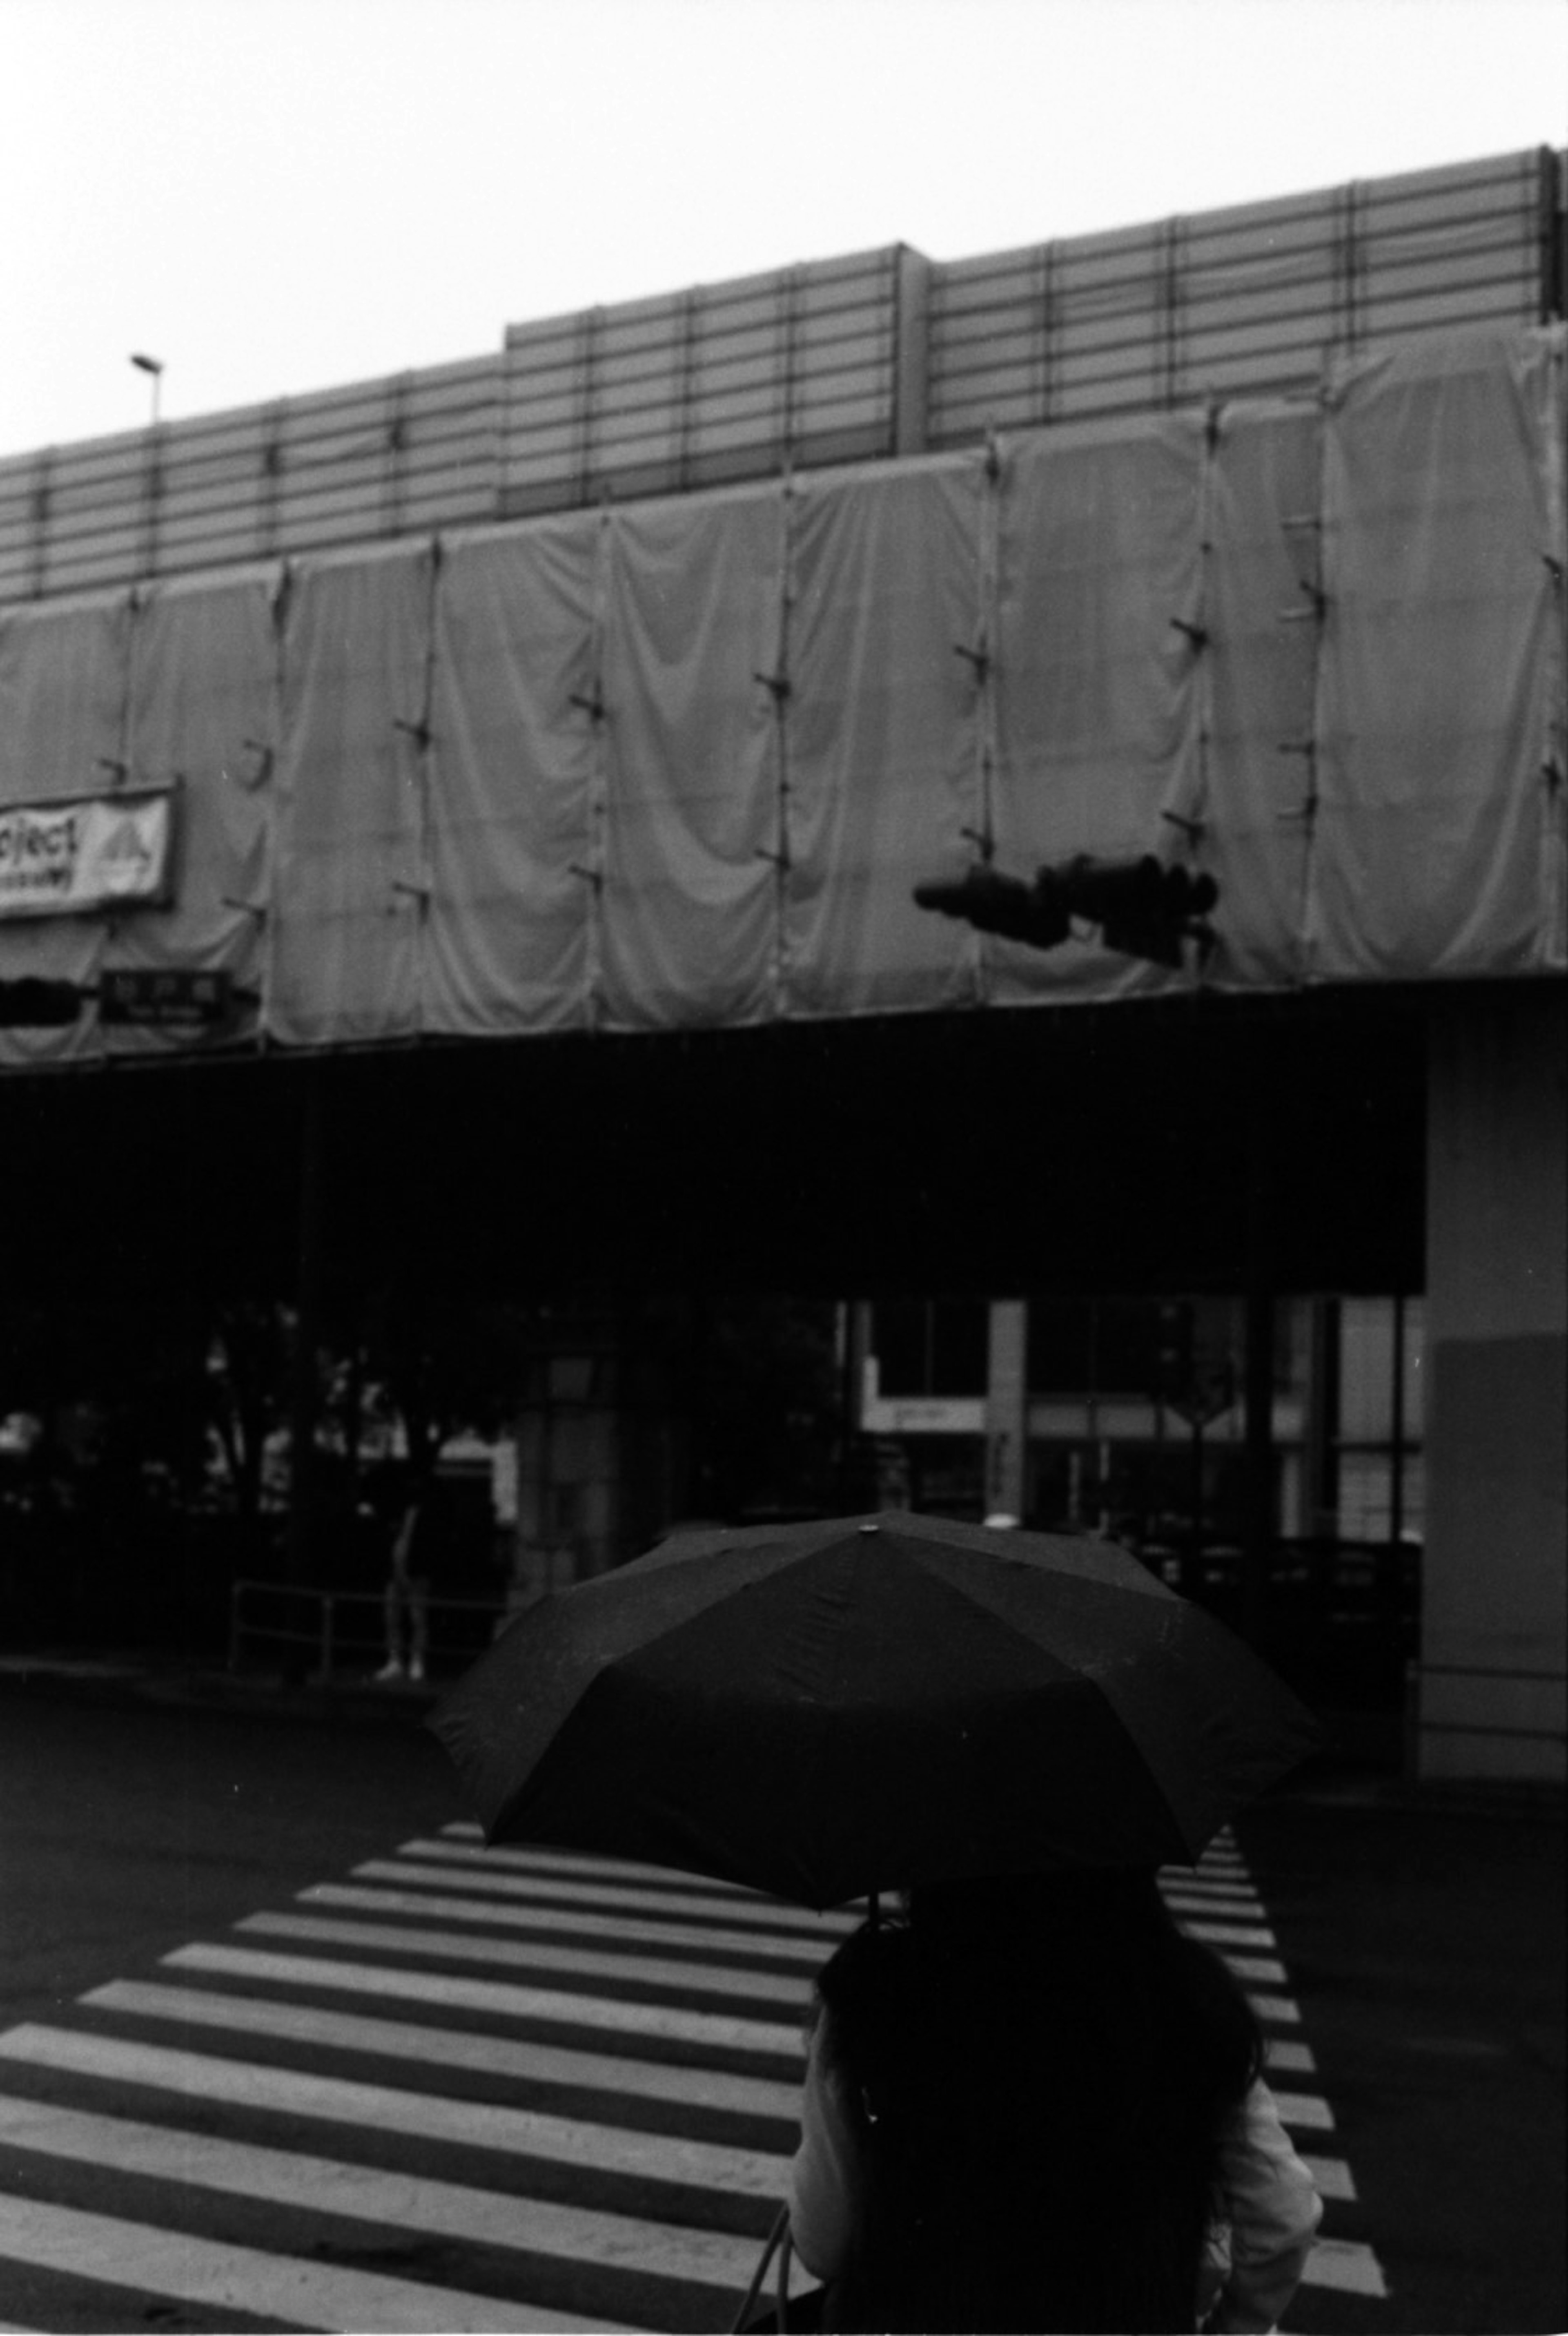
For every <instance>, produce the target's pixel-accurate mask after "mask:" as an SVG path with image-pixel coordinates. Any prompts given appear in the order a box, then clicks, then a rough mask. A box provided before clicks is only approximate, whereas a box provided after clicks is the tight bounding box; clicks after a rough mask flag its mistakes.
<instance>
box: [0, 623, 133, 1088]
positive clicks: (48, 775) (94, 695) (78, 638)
mask: <svg viewBox="0 0 1568 2336" xmlns="http://www.w3.org/2000/svg"><path fill="white" fill-rule="evenodd" d="M130 647H131V595H130V594H129V593H128V592H116V593H113V594H105V595H102V596H99V597H94V598H92V599H80V600H76V599H72V600H60V601H47V602H44V603H42V604H40V605H37V606H34V607H24V608H5V609H0V804H6V803H46V802H54V801H57V800H58V799H60V798H61V797H63V796H65V797H69V796H73V795H75V796H82V795H95V794H102V793H106V792H107V791H108V790H109V789H110V788H111V786H112V785H113V784H115V783H116V780H117V779H119V778H123V777H125V776H128V775H129V767H128V764H127V759H126V735H125V732H126V706H127V686H128V677H129V659H130ZM107 930H108V924H107V920H105V919H104V918H103V917H102V916H62V917H47V918H42V917H41V918H29V919H28V920H25V921H18V922H15V923H13V922H10V921H8V920H7V921H4V922H0V980H3V981H21V980H26V979H29V978H34V979H40V980H44V981H60V982H76V983H79V984H82V985H83V986H84V987H86V988H92V987H93V986H94V985H95V984H96V982H97V979H98V970H99V967H100V965H101V964H102V959H103V947H104V939H105V935H106V932H107ZM97 1051H98V1037H97V1021H96V1016H95V1015H94V1013H93V1011H92V1005H91V1002H89V1003H88V1004H87V1006H86V1007H85V1009H84V1011H83V1012H82V1015H81V1017H79V1018H78V1020H76V1021H75V1022H73V1023H70V1024H67V1025H65V1026H64V1027H62V1028H58V1029H18V1028H5V1027H0V1063H4V1064H7V1065H13V1064H14V1065H18V1066H24V1065H34V1064H41V1063H67V1062H76V1061H82V1060H84V1059H87V1058H89V1057H90V1056H92V1055H94V1054H96V1053H97Z"/></svg>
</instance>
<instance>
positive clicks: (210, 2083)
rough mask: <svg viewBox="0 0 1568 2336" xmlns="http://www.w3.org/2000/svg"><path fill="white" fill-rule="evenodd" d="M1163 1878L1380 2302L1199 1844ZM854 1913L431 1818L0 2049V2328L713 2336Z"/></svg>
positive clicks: (771, 2193) (1315, 2270)
mask: <svg viewBox="0 0 1568 2336" xmlns="http://www.w3.org/2000/svg"><path fill="white" fill-rule="evenodd" d="M1162 1879H1163V1885H1164V1887H1165V1889H1166V1895H1167V1898H1168V1900H1169V1903H1170V1904H1171V1906H1172V1908H1173V1911H1175V1912H1176V1913H1177V1915H1178V1916H1179V1918H1180V1919H1181V1920H1182V1921H1183V1922H1186V1923H1187V1924H1189V1925H1190V1927H1191V1928H1192V1930H1193V1931H1194V1932H1195V1934H1196V1935H1198V1936H1200V1937H1204V1938H1206V1939H1207V1940H1209V1941H1210V1942H1211V1943H1213V1944H1214V1945H1215V1947H1216V1948H1217V1949H1218V1951H1219V1952H1221V1953H1223V1954H1224V1955H1225V1957H1226V1958H1227V1960H1228V1961H1230V1962H1231V1963H1232V1965H1233V1967H1234V1969H1235V1970H1236V1971H1237V1973H1238V1975H1239V1976H1240V1977H1241V1978H1242V1980H1243V1981H1244V1983H1245V1984H1246V1986H1247V1988H1248V1990H1249V1992H1250V1993H1252V1994H1253V2000H1254V2002H1255V2003H1256V2005H1257V2008H1258V2010H1259V2011H1260V2014H1261V2016H1262V2018H1263V2020H1264V2023H1265V2026H1266V2029H1267V2033H1268V2038H1269V2058H1270V2074H1271V2081H1272V2082H1273V2086H1274V2090H1275V2095H1276V2098H1278V2100H1279V2102H1280V2105H1281V2109H1282V2115H1283V2117H1284V2118H1285V2121H1286V2123H1287V2125H1289V2126H1290V2127H1292V2134H1293V2137H1294V2138H1295V2140H1296V2143H1297V2146H1298V2147H1299V2148H1301V2149H1302V2155H1303V2156H1307V2158H1308V2160H1309V2163H1310V2164H1311V2165H1312V2169H1313V2172H1314V2174H1315V2175H1316V2178H1317V2180H1318V2184H1319V2186H1320V2188H1321V2191H1322V2192H1323V2195H1324V2197H1325V2199H1326V2200H1327V2201H1328V2202H1329V2211H1328V2214H1327V2215H1326V2217H1325V2234H1324V2235H1323V2236H1322V2237H1321V2239H1320V2242H1319V2244H1318V2247H1317V2250H1316V2252H1315V2253H1314V2257H1313V2261H1312V2266H1311V2269H1310V2272H1309V2282H1311V2283H1312V2286H1315V2287H1316V2288H1317V2289H1320V2290H1340V2291H1342V2292H1349V2293H1350V2294H1352V2295H1355V2296H1358V2297H1363V2298H1370V2297H1375V2296H1378V2295H1379V2294H1381V2293H1382V2292H1384V2286H1383V2281H1382V2275H1381V2272H1380V2269H1379V2266H1378V2263H1377V2261H1376V2258H1375V2256H1374V2255H1373V2253H1372V2252H1371V2250H1370V2248H1369V2247H1368V2246H1366V2245H1365V2244H1364V2243H1361V2242H1359V2241H1356V2240H1353V2239H1350V2238H1344V2237H1340V2236H1337V2235H1335V2233H1334V2229H1333V2222H1334V2215H1335V2206H1336V2202H1342V2201H1353V2199H1354V2184H1353V2181H1352V2178H1351V2175H1350V2168H1349V2166H1348V2165H1347V2164H1346V2163H1345V2162H1344V2160H1343V2159H1341V2158H1340V2157H1338V2156H1333V2155H1331V2154H1324V2153H1326V2152H1328V2151H1330V2150H1331V2145H1332V2136H1333V2131H1334V2119H1333V2116H1332V2112H1331V2108H1330V2107H1329V2104H1328V2103H1327V2101H1326V2100H1325V2099H1323V2098H1322V2097H1321V2094H1319V2093H1318V2092H1317V2091H1316V2090H1315V2089H1313V2088H1312V2078H1313V2076H1314V2073H1315V2072H1314V2069H1313V2064H1312V2054H1311V2050H1310V2048H1309V2047H1308V2045H1307V2043H1306V2042H1305V2041H1304V2039H1303V2038H1302V2035H1301V2033H1300V2029H1301V2017H1300V2010H1299V2007H1298V2006H1297V2005H1296V2003H1295V2001H1294V1999H1293V1998H1292V1996H1290V1995H1289V1993H1288V1992H1286V1988H1287V1981H1286V1977H1285V1972H1284V1969H1283V1966H1282V1963H1281V1962H1280V1961H1279V1960H1278V1956H1277V1952H1275V1942H1274V1938H1273V1932H1271V1931H1270V1930H1269V1928H1268V1925H1267V1922H1266V1919H1265V1918H1264V1915H1263V1908H1262V1906H1261V1904H1260V1903H1259V1901H1258V1899H1257V1897H1256V1894H1255V1892H1254V1891H1253V1887H1252V1883H1251V1881H1250V1879H1249V1877H1248V1875H1247V1872H1246V1868H1245V1865H1244V1861H1243V1859H1242V1857H1241V1854H1240V1852H1239V1850H1238V1849H1237V1848H1236V1845H1235V1844H1234V1839H1233V1838H1231V1837H1230V1836H1229V1835H1224V1836H1222V1837H1221V1839H1220V1840H1219V1841H1217V1842H1216V1843H1215V1845H1214V1847H1213V1848H1212V1849H1211V1850H1210V1851H1209V1853H1208V1854H1206V1855H1205V1859H1204V1860H1203V1862H1202V1864H1200V1866H1199V1867H1198V1868H1197V1869H1196V1870H1195V1872H1193V1873H1188V1872H1187V1871H1186V1870H1185V1869H1182V1870H1179V1871H1178V1870H1176V1869H1172V1870H1170V1871H1169V1872H1167V1874H1166V1875H1165V1876H1164V1877H1162ZM853 1919H854V1918H853V1916H852V1915H850V1914H847V1913H838V1914H830V1915H826V1916H817V1915H813V1914H810V1913H804V1912H801V1911H799V1910H798V1909H794V1908H790V1907H787V1906H782V1905H779V1904H776V1903H772V1902H770V1901H767V1900H763V1899H759V1898H757V1897H755V1896H754V1895H752V1894H750V1893H746V1892H743V1891H740V1890H739V1889H734V1888H731V1887H729V1886H727V1885H724V1884H721V1883H712V1882H708V1881H703V1880H701V1879H699V1878H698V1877H695V1876H685V1875H678V1874H669V1873H666V1872H664V1871H663V1870H661V1869H655V1868H653V1867H650V1866H639V1865H635V1864H628V1863H625V1862H624V1861H619V1860H613V1859H608V1858H588V1857H581V1856H576V1855H573V1854H567V1853H565V1852H554V1851H547V1850H543V1849H540V1850H532V1849H507V1850H488V1851H487V1850H484V1849H482V1847H481V1846H480V1844H479V1839H478V1836H477V1833H476V1831H475V1829H474V1828H472V1827H469V1826H464V1825H449V1826H447V1827H446V1828H445V1829H444V1830H443V1831H442V1832H441V1833H440V1835H436V1836H434V1837H431V1838H421V1839H416V1840H412V1841H409V1842H405V1843H404V1844H402V1847H401V1848H399V1849H398V1850H397V1851H396V1852H395V1853H394V1854H391V1855H387V1856H381V1857H375V1858H371V1859H367V1860H366V1861H365V1862H364V1863H363V1864H360V1865H358V1866H356V1867H355V1868H354V1869H353V1872H352V1873H351V1874H348V1875H347V1876H346V1877H344V1879H342V1880H334V1881H331V1882H324V1883H317V1884H315V1885H314V1886H313V1887H312V1888H310V1889H308V1890H306V1891H305V1892H303V1893H301V1894H300V1895H299V1897H298V1898H296V1899H295V1901H294V1902H293V1903H292V1904H290V1905H288V1906H286V1907H280V1908H275V1909H263V1910H259V1911H257V1912H256V1913H252V1914H249V1915H247V1916H246V1917H245V1918H244V1919H243V1920H242V1921H240V1922H237V1924H236V1925H235V1926H234V1928H233V1929H232V1930H231V1931H230V1932H228V1933H227V1935H226V1936H225V1937H223V1938H221V1939H216V1940H193V1941H191V1942H189V1943H188V1944H185V1945H182V1946H180V1947H178V1948H176V1949H175V1950H173V1951H172V1952H170V1953H169V1954H167V1955H165V1956H164V1957H163V1959H162V1960H161V1961H160V1964H159V1965H158V1966H157V1968H156V1971H154V1972H153V1973H151V1974H150V1975H142V1976H137V1977H125V1978H117V1979H114V1980H111V1981H108V1982H107V1983H105V1984H104V1985H102V1986H100V1987H95V1988H93V1989H92V1990H89V1991H88V1992H87V1993H86V1994H85V1995H83V1996H82V1997H81V1998H79V1999H78V2000H76V2001H75V2002H74V2003H73V2004H72V2005H71V2006H70V2007H68V2008H67V2009H66V2010H64V2011H63V2013H62V2014H61V2015H60V2016H58V2017H57V2018H55V2019H53V2020H31V2021H27V2022H24V2023H23V2024H21V2025H19V2026H16V2027H14V2028H12V2029H8V2030H5V2031H4V2032H0V2330H4V2329H6V2328H25V2329H34V2330H40V2331H42V2330H45V2329H62V2330H63V2329H77V2328H91V2329H96V2330H100V2331H105V2330H111V2329H118V2328H138V2329H145V2328H148V2327H150V2326H156V2327H159V2328H162V2329H175V2330H179V2329H199V2330H215V2329H235V2330H250V2329H266V2328H277V2327H288V2328H294V2329H298V2328H311V2329H337V2330H376V2331H401V2330H421V2331H447V2330H450V2331H466V2330H474V2331H480V2330H483V2331H509V2330H530V2331H531V2330H547V2329H554V2330H560V2331H573V2330H579V2329H584V2330H586V2329H594V2330H603V2331H615V2330H619V2329H640V2330H649V2331H656V2330H665V2329H670V2330H674V2329H684V2330H692V2331H698V2330H703V2329H712V2330H721V2329H725V2328H728V2327H729V2326H730V2324H731V2320H732V2318H733V2316H734V2313H735V2311H736V2308H737V2305H738V2302H739V2300H740V2296H741V2295H742V2293H743V2292H744V2291H745V2288H746V2285H747V2283H748V2281H749V2279H750V2274H751V2271H752V2269H753V2267H754V2264H755V2262H756V2259H757V2255H758V2253H759V2250H760V2244H761V2242H762V2240H763V2238H764V2236H765V2234H767V2232H768V2230H769V2226H770V2224H771V2223H772V2221H773V2217H774V2214H775V2213H776V2211H777V2205H778V2202H779V2199H780V2198H781V2197H782V2195H783V2194H784V2189H785V2186H786V2183H787V2180H788V2170H789V2157H790V2156H791V2154H792V2152H793V2150H794V2147H795V2144H796V2138H797V2117H798V2108H799V2080H800V2074H801V2065H802V2049H801V2031H802V2021H803V2015H804V2013H805V2010H806V2008H807V2003H808V1995H809V1988H810V1981H811V1975H812V1973H813V1971H815V1969H816V1968H817V1966H818V1964H819V1963H820V1961H822V1959H823V1958H824V1956H825V1955H826V1954H827V1953H828V1952H829V1950H830V1949H831V1947H832V1945H833V1943H834V1942H835V1941H836V1939H837V1937H839V1936H840V1935H842V1933H843V1932H845V1931H846V1930H847V1929H848V1928H850V1927H851V1926H852V1922H853ZM1325 2136H1326V2137H1327V2139H1325V2138H1324V2137H1325ZM1307 2292H1308V2291H1306V2290H1303V2298H1304V2297H1305V2296H1306V2294H1307ZM1298 2316H1300V2315H1298Z"/></svg>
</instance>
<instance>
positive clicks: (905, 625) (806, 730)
mask: <svg viewBox="0 0 1568 2336" xmlns="http://www.w3.org/2000/svg"><path fill="white" fill-rule="evenodd" d="M982 487H983V472H982V466H981V464H980V462H978V461H976V460H974V459H973V458H959V459H955V460H949V461H944V462H927V463H924V464H921V465H920V466H918V467H916V468H902V469H899V470H897V471H894V472H887V471H882V470H869V469H868V470H866V471H862V472H858V473H856V474H854V475H852V476H849V477H846V478H842V479H839V480H837V481H836V482H831V483H828V484H823V485H817V484H811V485H808V486H807V487H804V488H803V489H802V490H801V491H800V492H799V494H798V495H797V496H796V497H795V498H794V499H793V523H792V526H791V530H790V548H791V574H790V623H789V686H790V695H789V701H788V712H789V719H788V725H787V741H786V745H787V770H786V785H787V799H786V833H787V839H788V841H787V854H786V856H787V863H788V864H787V869H786V871H785V873H786V881H785V885H784V888H783V889H784V944H783V945H784V959H785V964H784V984H785V998H786V1002H787V1005H788V1007H789V1010H791V1011H794V1012H797V1013H800V1014H810V1015H822V1014H869V1013H885V1012H891V1011H899V1010H903V1009H906V1008H908V1007H942V1006H947V1005H952V1004H955V1003H957V1002H959V1001H960V1000H961V999H963V998H966V997H972V996H973V986H974V976H973V962H974V959H973V948H972V946H971V943H970V940H969V937H968V934H967V930H966V929H964V928H963V927H960V926H957V925H954V924H953V923H951V922H950V921H949V920H947V919H945V918H942V917H936V916H933V915H931V914H930V913H929V912H928V911H926V910H922V909H918V908H916V907H915V902H914V899H913V893H914V888H915V884H916V883H917V882H919V881H921V879H922V878H923V877H925V876H928V875H932V874H941V873H942V872H944V871H948V870H951V869H953V868H954V867H957V866H961V865H962V863H963V861H964V860H965V859H967V858H969V857H972V856H973V845H972V844H966V843H965V842H964V839H963V830H964V828H965V827H968V828H969V829H971V830H973V831H974V832H976V833H978V832H980V828H981V822H982V817H983V813H984V805H983V802H982V780H981V754H980V727H979V724H980V710H979V707H978V705H977V693H976V690H975V686H974V679H973V667H972V666H971V664H970V662H969V661H968V660H967V659H965V658H964V657H963V656H961V655H960V654H958V652H959V651H960V650H961V649H963V648H973V647H974V646H975V643H976V640H977V638H978V636H979V633H980V629H981V626H982V619H983V615H984V610H983V607H982V599H981V594H980V552H981V536H980V530H981V516H982Z"/></svg>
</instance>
